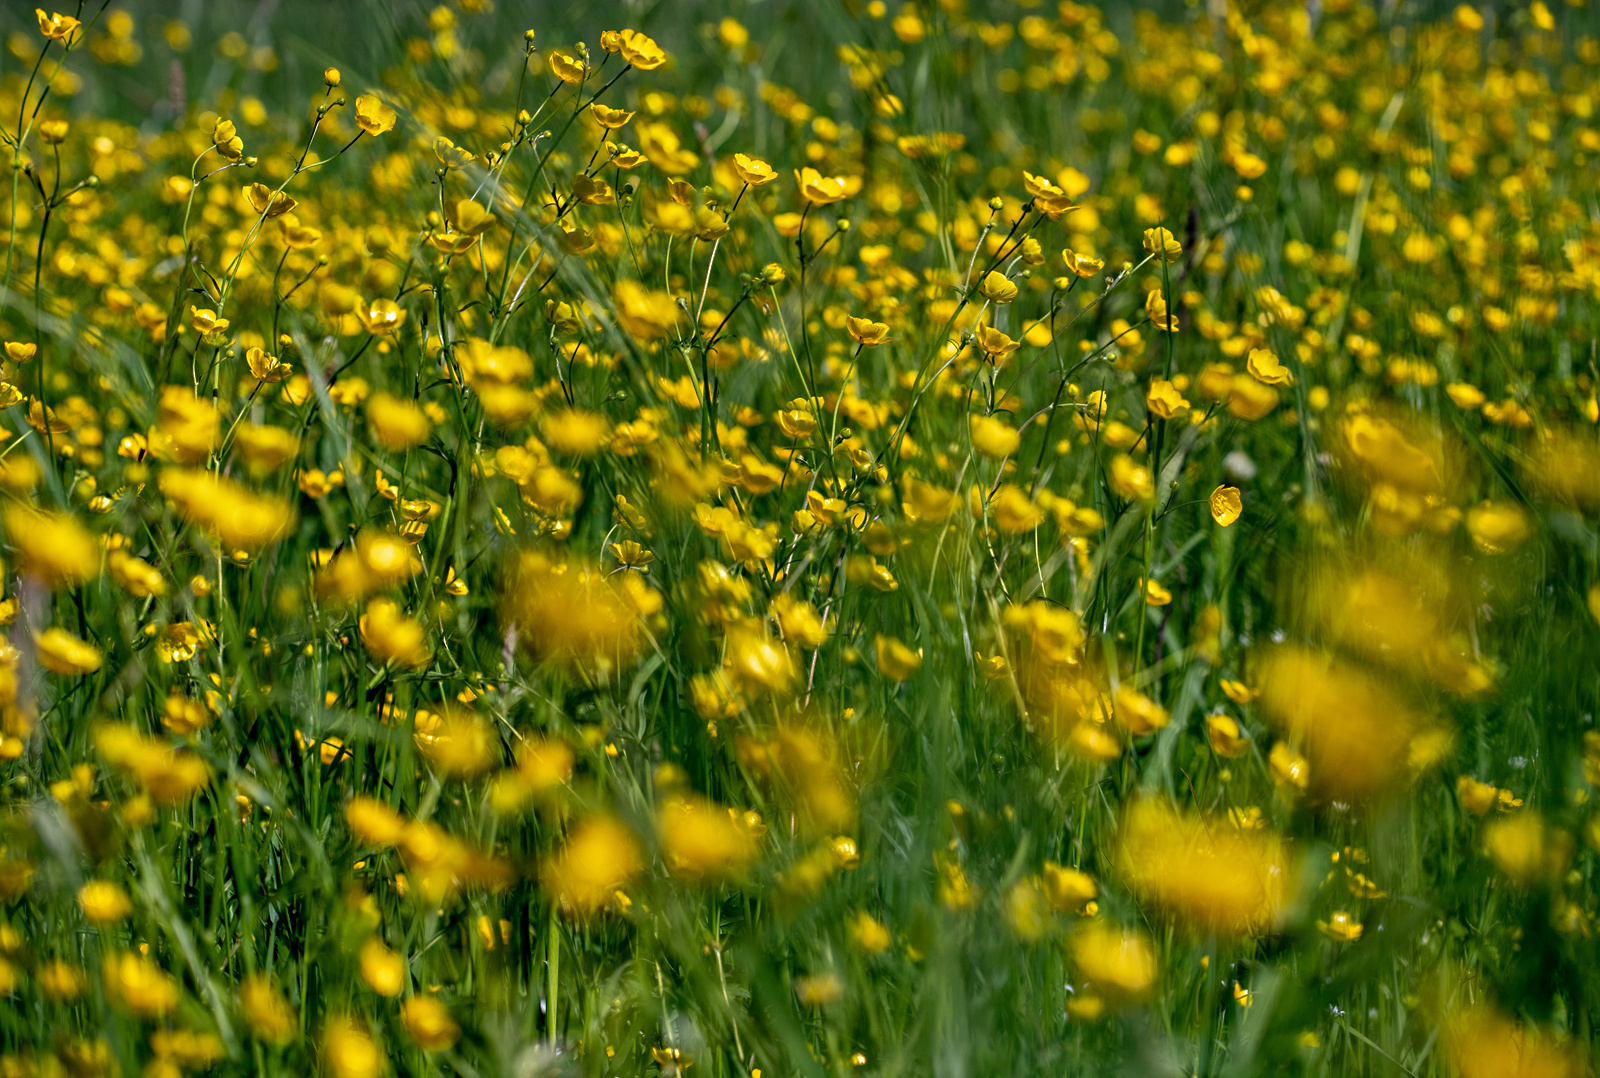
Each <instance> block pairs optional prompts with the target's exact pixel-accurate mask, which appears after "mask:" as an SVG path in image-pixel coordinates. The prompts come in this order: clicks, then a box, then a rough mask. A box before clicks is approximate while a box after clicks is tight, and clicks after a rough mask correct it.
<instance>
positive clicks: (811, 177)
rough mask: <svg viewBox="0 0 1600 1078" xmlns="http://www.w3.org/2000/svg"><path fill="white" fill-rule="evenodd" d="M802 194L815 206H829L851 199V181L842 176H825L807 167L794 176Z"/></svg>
mask: <svg viewBox="0 0 1600 1078" xmlns="http://www.w3.org/2000/svg"><path fill="white" fill-rule="evenodd" d="M794 177H795V181H796V182H797V183H798V184H799V185H800V194H801V195H802V196H803V197H804V198H805V199H806V201H807V202H810V203H811V204H812V205H813V206H827V205H829V204H830V203H834V202H838V201H840V200H841V199H844V198H847V197H849V195H850V194H851V191H850V190H849V185H850V181H848V180H846V179H845V178H844V177H842V176H824V175H823V174H822V173H820V172H818V171H817V170H816V169H814V168H812V167H811V166H810V165H807V166H806V167H805V168H802V169H800V170H799V171H797V172H796V173H795V174H794Z"/></svg>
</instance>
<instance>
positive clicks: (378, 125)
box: [356, 94, 397, 135]
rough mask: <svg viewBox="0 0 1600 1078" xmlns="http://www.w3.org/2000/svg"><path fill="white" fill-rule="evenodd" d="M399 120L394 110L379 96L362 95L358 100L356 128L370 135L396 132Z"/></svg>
mask: <svg viewBox="0 0 1600 1078" xmlns="http://www.w3.org/2000/svg"><path fill="white" fill-rule="evenodd" d="M396 119H397V117H396V115H395V111H394V109H392V108H390V107H389V106H388V105H386V104H384V103H383V101H382V99H381V98H379V97H378V95H377V94H362V95H361V96H360V97H358V98H356V126H357V127H359V128H361V130H363V131H365V132H366V133H367V134H369V135H381V134H383V133H384V132H386V131H392V130H394V124H395V120H396Z"/></svg>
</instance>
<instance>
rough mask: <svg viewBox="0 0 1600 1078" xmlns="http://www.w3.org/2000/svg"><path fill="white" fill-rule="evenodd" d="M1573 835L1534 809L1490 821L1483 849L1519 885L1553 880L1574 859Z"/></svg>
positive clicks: (1532, 884) (1484, 830)
mask: <svg viewBox="0 0 1600 1078" xmlns="http://www.w3.org/2000/svg"><path fill="white" fill-rule="evenodd" d="M1572 845H1573V843H1572V836H1571V835H1569V834H1567V833H1566V832H1565V831H1561V830H1558V829H1556V828H1554V827H1551V826H1550V825H1548V824H1546V823H1545V822H1544V820H1543V818H1542V817H1540V816H1539V814H1538V813H1536V812H1534V811H1533V810H1532V809H1525V810H1523V811H1521V812H1516V813H1513V814H1511V815H1509V816H1505V817H1502V818H1500V819H1497V820H1494V821H1492V822H1491V823H1489V824H1487V825H1486V826H1485V827H1484V829H1483V848H1484V851H1485V852H1487V853H1488V855H1489V860H1491V861H1493V862H1494V866H1495V867H1496V868H1498V869H1499V870H1500V871H1501V872H1504V873H1505V874H1506V875H1507V876H1509V877H1510V878H1511V881H1512V882H1513V883H1515V884H1517V886H1519V887H1527V888H1531V887H1533V886H1534V885H1535V884H1537V883H1539V882H1540V881H1541V880H1554V879H1556V878H1558V877H1559V876H1560V875H1561V874H1562V873H1563V872H1565V871H1566V870H1567V863H1568V862H1569V861H1570V860H1571V859H1572Z"/></svg>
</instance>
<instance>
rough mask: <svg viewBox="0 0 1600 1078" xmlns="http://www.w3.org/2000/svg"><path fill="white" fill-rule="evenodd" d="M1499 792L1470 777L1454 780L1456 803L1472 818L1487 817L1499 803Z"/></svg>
mask: <svg viewBox="0 0 1600 1078" xmlns="http://www.w3.org/2000/svg"><path fill="white" fill-rule="evenodd" d="M1499 800H1500V791H1499V790H1497V789H1495V788H1494V787H1493V786H1491V785H1489V784H1488V783H1487V782H1479V781H1478V780H1477V779H1475V778H1473V777H1472V776H1471V775H1462V776H1460V777H1459V778H1457V779H1456V801H1457V802H1458V803H1459V804H1460V805H1461V807H1462V808H1464V809H1466V810H1467V811H1468V812H1470V813H1472V814H1473V815H1474V816H1487V815H1488V814H1489V812H1490V811H1491V810H1492V809H1493V808H1494V807H1495V805H1496V804H1498V803H1499Z"/></svg>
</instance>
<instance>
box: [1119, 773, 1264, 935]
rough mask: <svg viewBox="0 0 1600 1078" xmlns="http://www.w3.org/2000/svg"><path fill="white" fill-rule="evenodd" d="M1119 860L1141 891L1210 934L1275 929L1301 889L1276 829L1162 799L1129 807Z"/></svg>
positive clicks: (1126, 875) (1125, 875) (1130, 882)
mask: <svg viewBox="0 0 1600 1078" xmlns="http://www.w3.org/2000/svg"><path fill="white" fill-rule="evenodd" d="M1117 866H1118V869H1119V871H1120V872H1121V873H1122V876H1123V878H1124V880H1125V881H1126V882H1127V884H1128V886H1129V887H1130V888H1131V889H1132V890H1133V891H1134V892H1135V893H1136V894H1138V895H1139V896H1140V897H1142V898H1144V899H1145V900H1147V901H1149V902H1150V903H1151V904H1153V905H1155V906H1157V907H1160V908H1161V909H1164V910H1166V911H1167V912H1168V913H1170V914H1172V915H1173V916H1174V917H1176V918H1177V919H1178V920H1180V921H1183V922H1185V923H1187V924H1189V925H1192V926H1194V927H1195V928H1198V929H1200V930H1202V931H1205V932H1218V933H1223V934H1228V935H1256V934H1260V933H1262V932H1267V931H1270V930H1271V929H1272V927H1273V926H1274V925H1275V924H1277V922H1278V920H1279V919H1280V917H1281V916H1282V913H1283V908H1284V904H1285V902H1286V901H1287V900H1288V896H1289V895H1290V894H1292V893H1293V884H1292V879H1291V876H1292V872H1293V861H1292V859H1291V857H1290V852H1289V850H1288V847H1287V846H1286V845H1285V843H1284V842H1283V841H1282V840H1280V839H1279V838H1278V837H1277V836H1276V835H1273V834H1271V833H1269V832H1263V831H1241V830H1238V829H1237V828H1234V827H1229V826H1227V825H1226V824H1225V823H1223V822H1222V821H1220V820H1212V819H1207V818H1205V817H1201V816H1197V815H1188V814H1180V813H1179V812H1177V811H1176V810H1174V809H1172V808H1169V807H1168V806H1166V805H1164V804H1162V803H1160V802H1158V801H1139V802H1136V803H1135V804H1134V805H1133V807H1132V808H1130V809H1129V810H1128V813H1127V815H1126V816H1125V817H1124V818H1123V821H1122V827H1121V830H1120V833H1119V837H1118V848H1117Z"/></svg>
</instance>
